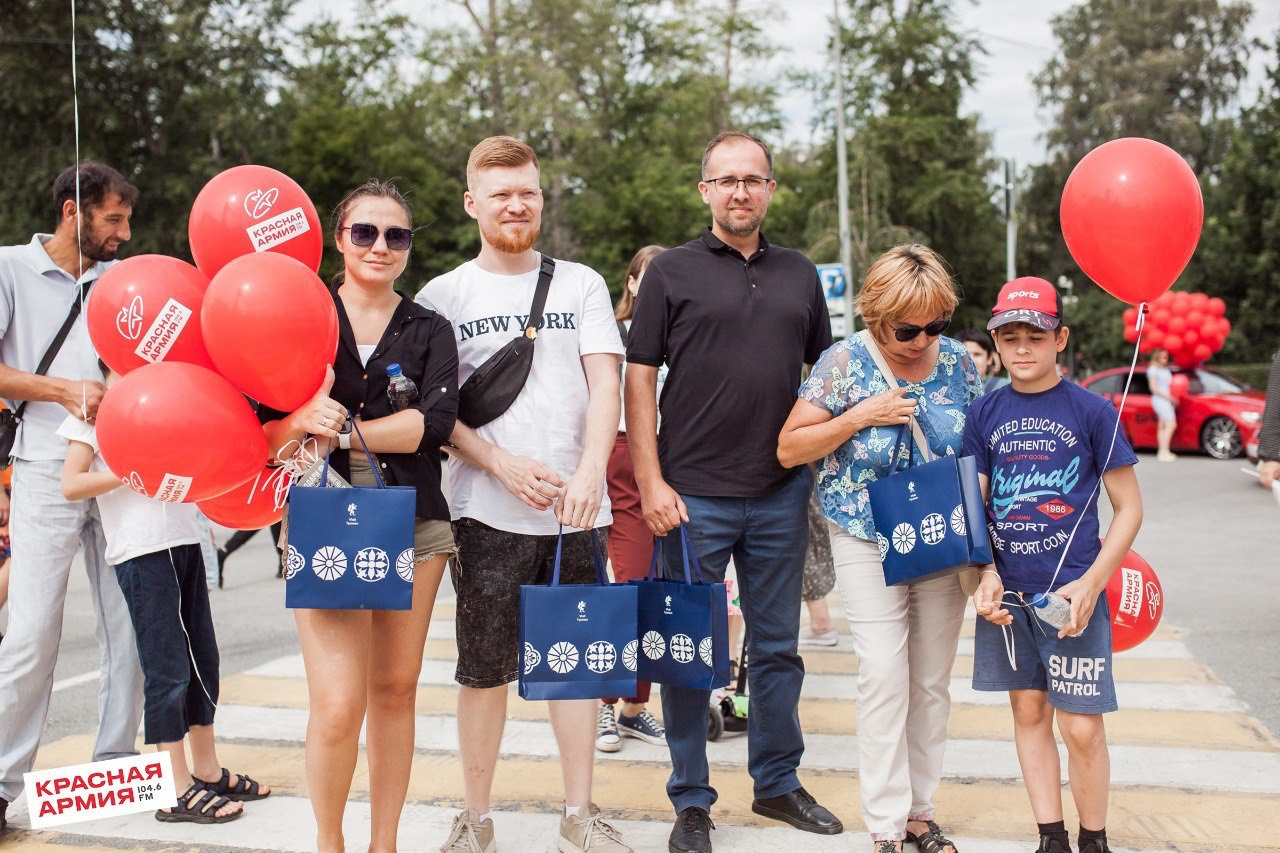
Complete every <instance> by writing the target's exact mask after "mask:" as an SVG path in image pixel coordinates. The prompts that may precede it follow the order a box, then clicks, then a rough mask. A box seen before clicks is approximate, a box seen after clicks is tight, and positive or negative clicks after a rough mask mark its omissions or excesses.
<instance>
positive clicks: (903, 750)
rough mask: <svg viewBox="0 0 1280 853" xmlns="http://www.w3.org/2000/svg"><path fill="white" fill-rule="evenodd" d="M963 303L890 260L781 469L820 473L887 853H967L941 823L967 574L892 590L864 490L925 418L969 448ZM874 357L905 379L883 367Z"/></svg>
mask: <svg viewBox="0 0 1280 853" xmlns="http://www.w3.org/2000/svg"><path fill="white" fill-rule="evenodd" d="M958 302H959V300H958V299H957V297H956V293H955V287H954V284H953V282H952V280H951V276H950V275H949V274H948V273H947V270H946V268H945V266H944V263H943V260H942V258H940V257H939V256H938V255H937V254H935V253H934V252H933V251H931V250H930V249H928V248H926V247H924V246H919V245H902V246H896V247H894V248H893V249H890V250H889V251H888V252H885V253H884V254H883V255H881V256H880V257H879V258H878V259H877V260H876V262H875V263H873V264H872V265H871V268H870V269H869V270H867V275H866V278H865V279H864V280H863V283H862V288H861V290H859V292H858V300H857V313H858V314H859V315H860V316H861V317H862V319H863V321H864V322H865V323H866V327H867V329H866V331H865V332H861V333H858V334H855V335H852V336H851V337H848V338H846V339H845V340H843V341H840V342H839V343H837V344H835V345H834V346H832V347H831V348H830V349H829V350H827V351H826V352H825V353H823V355H822V358H820V359H819V361H818V363H817V364H816V365H814V368H813V371H812V373H810V375H809V378H808V379H807V380H806V381H805V383H804V384H803V385H802V386H801V388H800V394H799V399H798V400H797V401H796V404H795V407H794V408H793V409H792V410H791V415H790V417H788V419H787V422H786V424H785V425H784V426H783V428H782V434H781V435H780V436H779V439H778V459H779V460H780V461H781V462H782V464H783V465H788V466H793V465H801V464H804V463H806V462H817V465H818V476H817V491H818V500H819V503H820V504H821V506H822V512H823V515H824V516H825V517H826V518H827V521H828V522H829V527H830V531H831V551H832V557H833V559H834V561H835V568H836V578H837V580H838V582H839V584H840V596H841V598H843V599H844V606H845V611H846V613H847V615H848V619H849V626H850V628H851V629H852V631H853V645H854V651H855V652H856V653H857V655H858V658H859V661H860V667H859V670H858V691H859V693H858V721H857V726H858V753H859V759H858V776H859V780H860V783H861V796H862V813H863V819H864V820H865V821H866V824H867V829H868V830H869V831H870V832H871V838H872V840H873V842H874V844H875V850H876V853H895V851H900V850H902V843H903V840H904V839H905V840H907V841H911V842H913V843H915V844H917V845H918V846H919V849H920V853H956V848H955V845H954V844H952V843H951V842H950V841H949V840H947V839H946V838H945V837H944V836H943V834H942V830H941V829H940V828H939V826H938V824H936V823H935V822H934V809H933V798H934V794H935V793H936V791H937V789H938V783H939V780H940V779H941V776H942V755H943V749H944V747H945V745H946V741H947V717H948V715H949V714H950V710H951V698H950V694H949V692H948V686H949V684H950V680H951V666H952V664H953V663H954V662H955V656H956V645H957V643H958V640H959V637H960V624H961V621H962V620H963V618H964V605H965V594H964V592H963V591H962V590H961V587H960V580H959V578H958V577H957V576H956V575H948V576H947V577H943V578H937V579H935V580H930V581H924V582H921V583H915V584H910V585H903V586H887V585H886V584H885V579H884V571H883V568H882V567H881V564H880V559H881V558H880V550H879V547H878V546H877V541H876V531H875V527H874V526H873V524H872V519H871V510H870V508H869V506H868V502H867V489H866V487H867V484H868V483H870V482H872V481H873V480H875V479H877V478H879V477H883V476H886V475H887V474H888V473H889V470H890V468H891V464H890V457H891V455H892V453H893V449H894V445H895V443H896V442H897V440H898V436H899V434H900V431H902V430H908V429H910V421H911V419H912V418H913V417H914V418H915V420H916V422H917V423H919V425H920V427H921V428H922V430H923V432H924V436H925V438H926V439H927V440H928V442H929V446H930V448H931V449H932V450H933V452H934V454H937V455H941V454H946V453H958V452H959V451H960V447H961V438H962V434H963V432H964V419H965V413H966V410H967V409H968V407H969V403H970V402H971V401H973V400H974V399H975V398H977V397H978V395H980V394H981V393H982V378H981V376H980V375H979V374H978V369H977V367H976V366H974V363H973V359H971V358H970V357H969V353H968V351H967V350H966V349H965V346H964V344H962V343H960V342H959V341H954V340H952V339H950V338H945V337H941V335H942V332H943V331H944V330H945V329H946V328H947V325H948V324H949V323H950V322H951V315H952V312H953V311H955V308H956V305H957V304H958ZM873 347H874V348H876V349H878V350H879V352H880V354H882V355H883V357H884V361H885V363H886V365H887V366H888V367H889V370H890V372H891V373H892V374H893V376H887V375H886V374H885V373H884V372H882V371H881V370H880V369H879V368H878V367H877V366H876V358H875V355H874V352H873V350H872V348H873ZM916 461H920V460H919V459H917V460H916Z"/></svg>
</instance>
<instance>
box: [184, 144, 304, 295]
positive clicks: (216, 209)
mask: <svg viewBox="0 0 1280 853" xmlns="http://www.w3.org/2000/svg"><path fill="white" fill-rule="evenodd" d="M187 235H188V237H189V238H190V240H191V256H192V257H193V258H195V261H196V266H198V267H200V269H201V270H202V271H203V272H204V274H205V275H207V276H209V277H210V278H213V277H214V276H215V275H217V274H218V272H219V271H221V270H222V268H223V267H225V266H226V265H227V264H228V263H229V262H230V261H231V260H233V259H235V258H238V257H240V256H242V255H252V254H254V253H256V252H276V253H279V254H283V255H288V256H289V257H292V258H295V259H297V260H298V261H300V262H301V263H303V264H305V265H306V266H308V267H310V269H311V271H312V272H315V271H317V270H319V269H320V253H321V252H322V251H323V249H324V231H323V229H322V228H321V226H320V217H319V216H318V215H317V214H316V207H315V205H314V204H312V203H311V199H309V198H307V194H306V193H305V192H303V191H302V187H300V186H298V184H297V183H296V182H294V180H293V179H292V178H290V177H289V176H288V175H286V174H284V173H283V172H277V171H276V170H275V169H270V168H268V167H266V166H235V167H233V168H231V169H227V170H226V171H225V172H222V173H221V174H219V175H217V176H215V177H214V178H213V180H211V181H209V183H207V184H205V185H204V189H202V190H200V194H199V195H197V196H196V200H195V203H194V204H193V205H191V217H190V218H189V219H188V221H187Z"/></svg>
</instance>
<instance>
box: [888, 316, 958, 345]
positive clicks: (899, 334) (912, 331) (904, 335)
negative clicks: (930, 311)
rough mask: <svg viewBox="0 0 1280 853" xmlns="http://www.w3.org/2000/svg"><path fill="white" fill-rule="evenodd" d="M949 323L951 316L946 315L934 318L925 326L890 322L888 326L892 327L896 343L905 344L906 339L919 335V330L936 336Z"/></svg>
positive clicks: (912, 338)
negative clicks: (941, 317)
mask: <svg viewBox="0 0 1280 853" xmlns="http://www.w3.org/2000/svg"><path fill="white" fill-rule="evenodd" d="M950 325H951V318H950V317H947V318H946V319H943V320H934V321H933V322H932V323H930V324H929V325H927V326H895V325H893V324H892V323H890V324H889V328H890V329H893V336H894V337H895V338H897V339H898V343H903V344H905V343H907V342H908V341H914V340H915V339H916V338H918V337H920V333H921V332H924V333H925V334H926V335H928V336H929V337H931V338H936V337H937V336H938V335H940V334H942V333H943V331H944V330H946V328H947V326H950Z"/></svg>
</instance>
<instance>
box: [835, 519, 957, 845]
mask: <svg viewBox="0 0 1280 853" xmlns="http://www.w3.org/2000/svg"><path fill="white" fill-rule="evenodd" d="M830 530H831V555H832V558H833V559H834V561H835V567H836V580H837V582H838V583H839V584H840V597H841V598H843V599H844V608H845V614H846V615H847V617H848V619H849V626H850V628H851V629H852V630H853V648H854V651H855V653H856V654H857V655H858V659H859V670H858V778H859V782H860V786H861V791H862V816H863V819H864V820H865V821H866V824H867V830H868V831H869V832H870V833H871V837H872V839H873V840H875V841H884V840H898V839H901V838H902V837H903V836H904V834H905V832H906V824H907V820H908V818H910V819H912V820H932V819H933V817H934V811H933V797H934V794H935V793H937V790H938V783H939V781H940V779H941V778H942V758H943V753H944V751H945V749H946V745H947V717H948V715H949V714H950V713H951V690H950V684H951V667H952V664H954V663H955V659H956V646H957V645H958V643H959V639H960V625H961V623H962V622H963V620H964V607H965V594H964V592H963V591H962V590H961V589H960V579H959V577H958V576H956V575H950V576H948V577H943V578H935V579H934V580H931V581H925V582H924V583H918V584H911V585H909V586H886V585H885V582H884V570H883V569H882V568H881V566H880V552H879V549H878V548H877V547H876V544H875V543H874V542H868V541H867V540H865V539H859V538H857V537H855V536H851V535H849V534H848V533H846V532H845V531H844V530H842V529H840V528H838V527H836V526H834V525H831V526H830Z"/></svg>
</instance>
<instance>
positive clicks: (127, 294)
mask: <svg viewBox="0 0 1280 853" xmlns="http://www.w3.org/2000/svg"><path fill="white" fill-rule="evenodd" d="M208 287H209V278H208V276H206V275H205V274H204V273H202V272H200V270H198V269H196V268H195V267H193V266H191V264H188V263H185V262H183V261H180V260H178V259H177V258H170V257H168V256H166V255H137V256H135V257H132V258H126V259H125V260H123V261H121V262H120V263H118V264H116V265H115V266H113V267H112V268H111V269H109V270H107V271H106V272H105V273H103V274H102V277H101V278H99V279H98V280H97V281H96V282H94V283H93V287H92V288H90V290H89V299H88V301H87V302H86V303H85V307H84V313H85V321H86V323H87V324H88V326H89V339H90V340H92V341H93V348H94V349H95V350H97V351H98V355H99V357H101V358H102V360H103V361H105V362H106V363H107V366H108V367H110V368H111V369H112V370H114V371H115V372H116V373H119V374H120V375H121V376H123V375H124V374H126V373H128V372H129V371H131V370H133V369H134V368H136V367H142V366H143V365H144V364H155V363H157V362H160V361H182V362H186V363H188V364H198V365H200V366H201V367H207V368H209V369H210V370H213V369H214V367H213V359H211V358H210V357H209V351H208V350H207V349H206V348H205V345H204V335H203V334H202V333H201V331H200V306H201V304H202V303H203V302H204V292H205V290H206V289H207V288H208Z"/></svg>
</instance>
